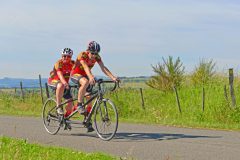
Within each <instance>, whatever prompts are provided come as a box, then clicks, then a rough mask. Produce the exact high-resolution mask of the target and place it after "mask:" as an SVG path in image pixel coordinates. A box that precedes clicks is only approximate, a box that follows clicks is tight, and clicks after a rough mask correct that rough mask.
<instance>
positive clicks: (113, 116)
mask: <svg viewBox="0 0 240 160" xmlns="http://www.w3.org/2000/svg"><path fill="white" fill-rule="evenodd" d="M94 124H95V128H96V132H97V134H98V137H99V138H101V139H102V140H105V141H109V140H111V139H112V138H113V137H114V135H115V134H116V132H117V128H118V112H117V109H116V107H115V105H114V104H113V102H112V101H110V100H109V99H102V102H100V103H99V104H98V106H97V108H96V111H95V116H94Z"/></svg>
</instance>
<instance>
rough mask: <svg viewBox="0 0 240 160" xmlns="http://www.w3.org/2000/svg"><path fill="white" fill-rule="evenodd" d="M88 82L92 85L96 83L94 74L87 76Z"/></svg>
mask: <svg viewBox="0 0 240 160" xmlns="http://www.w3.org/2000/svg"><path fill="white" fill-rule="evenodd" d="M89 83H90V84H91V85H94V84H95V83H96V81H95V78H94V76H91V77H89Z"/></svg>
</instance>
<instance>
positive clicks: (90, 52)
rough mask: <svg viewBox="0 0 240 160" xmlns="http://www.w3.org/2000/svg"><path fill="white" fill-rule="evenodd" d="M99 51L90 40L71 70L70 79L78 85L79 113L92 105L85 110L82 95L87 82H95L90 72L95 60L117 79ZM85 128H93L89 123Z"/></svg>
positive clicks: (88, 108)
mask: <svg viewBox="0 0 240 160" xmlns="http://www.w3.org/2000/svg"><path fill="white" fill-rule="evenodd" d="M99 52H100V45H99V44H98V43H97V42H95V41H91V42H90V43H89V44H88V48H87V50H86V51H84V52H81V53H80V54H79V55H78V57H77V60H76V62H75V65H74V67H73V70H72V72H71V81H72V82H73V83H76V84H79V85H80V88H79V91H78V103H77V109H78V111H79V112H80V114H85V113H87V110H88V112H89V111H90V109H91V106H92V105H91V104H89V105H88V107H87V110H86V109H85V108H84V107H83V97H84V95H85V93H86V90H87V88H88V86H89V84H91V85H94V84H95V79H94V75H93V74H92V72H91V69H92V68H93V66H94V65H95V63H96V62H97V63H98V64H99V66H100V68H101V70H102V71H103V73H105V74H106V75H107V76H108V77H109V78H111V79H112V80H113V81H118V80H119V79H118V78H117V77H116V76H114V75H113V74H112V73H111V72H110V71H109V70H108V68H107V67H106V66H105V65H104V63H103V61H102V59H101V57H100V55H99ZM87 98H88V99H89V98H90V97H87ZM87 128H88V132H91V131H93V130H94V129H93V128H92V125H91V124H90V125H89V126H87Z"/></svg>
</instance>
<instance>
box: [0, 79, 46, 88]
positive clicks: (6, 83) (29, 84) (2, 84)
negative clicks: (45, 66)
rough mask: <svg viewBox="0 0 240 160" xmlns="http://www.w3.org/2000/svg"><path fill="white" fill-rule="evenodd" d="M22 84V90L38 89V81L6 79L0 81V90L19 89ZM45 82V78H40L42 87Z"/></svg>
mask: <svg viewBox="0 0 240 160" xmlns="http://www.w3.org/2000/svg"><path fill="white" fill-rule="evenodd" d="M20 82H22V84H23V87H24V88H38V87H39V79H24V78H8V77H5V78H3V79H0V88H15V87H16V88H20ZM46 82H47V78H42V85H44V84H45V83H46Z"/></svg>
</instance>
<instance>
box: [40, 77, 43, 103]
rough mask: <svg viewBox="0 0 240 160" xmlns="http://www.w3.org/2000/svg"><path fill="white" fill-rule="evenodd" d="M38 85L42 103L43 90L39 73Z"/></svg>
mask: <svg viewBox="0 0 240 160" xmlns="http://www.w3.org/2000/svg"><path fill="white" fill-rule="evenodd" d="M39 85H40V94H41V98H42V104H43V103H44V102H43V91H42V79H41V75H40V74H39Z"/></svg>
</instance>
